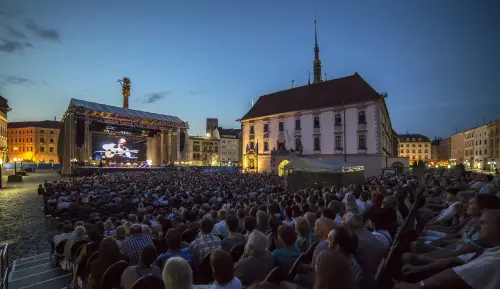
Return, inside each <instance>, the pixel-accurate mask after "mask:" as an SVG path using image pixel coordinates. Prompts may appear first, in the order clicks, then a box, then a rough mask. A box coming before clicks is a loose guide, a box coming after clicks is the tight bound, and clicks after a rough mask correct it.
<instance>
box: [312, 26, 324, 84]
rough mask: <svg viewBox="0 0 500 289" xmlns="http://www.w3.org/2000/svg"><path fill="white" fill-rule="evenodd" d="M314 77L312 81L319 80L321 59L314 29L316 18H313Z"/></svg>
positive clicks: (316, 81)
mask: <svg viewBox="0 0 500 289" xmlns="http://www.w3.org/2000/svg"><path fill="white" fill-rule="evenodd" d="M313 66H314V79H313V83H318V82H321V81H322V79H321V60H319V46H318V33H317V31H316V20H314V62H313Z"/></svg>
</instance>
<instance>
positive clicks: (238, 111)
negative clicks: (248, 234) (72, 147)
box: [0, 0, 500, 138]
mask: <svg viewBox="0 0 500 289" xmlns="http://www.w3.org/2000/svg"><path fill="white" fill-rule="evenodd" d="M498 2H499V1H493V0H490V1H473V0H470V1H457V0H439V1H435V0H426V1H395V0H394V1H378V0H377V1H278V0H273V1H206V0H205V1H166V0H163V1H113V0H110V1H52V0H44V1H28V0H25V1H24V0H23V1H15V0H0V94H2V95H3V96H4V97H6V98H7V99H8V100H9V104H10V106H11V107H12V108H13V110H12V112H10V113H9V119H10V120H11V121H22V120H41V119H53V118H54V116H56V117H57V118H60V116H61V115H62V114H63V112H64V111H65V109H66V107H67V105H68V103H69V100H70V98H71V97H74V98H79V99H84V100H88V101H95V102H101V103H106V104H110V105H117V106H121V104H122V100H121V95H120V86H119V84H118V83H117V82H116V81H117V80H118V79H119V78H121V77H123V76H128V77H130V78H131V80H132V92H131V98H130V107H131V108H134V109H140V110H145V111H152V112H157V113H163V114H170V115H176V116H178V117H180V118H182V119H183V120H186V121H189V123H190V126H191V131H190V133H191V134H201V133H203V131H204V127H205V118H206V117H217V118H219V123H220V124H221V125H222V126H224V127H238V126H239V124H238V123H237V122H236V121H235V120H236V119H238V118H239V117H241V116H243V115H244V114H245V112H246V111H247V110H248V109H249V108H250V105H251V101H252V99H254V100H256V99H257V98H258V97H259V96H260V95H263V94H267V93H272V92H275V91H278V90H283V89H287V88H290V86H291V81H292V79H293V80H295V85H304V84H306V83H307V74H308V70H311V71H312V61H313V44H314V24H313V21H314V19H317V21H318V40H319V45H320V58H321V60H322V64H323V72H326V73H327V77H328V78H337V77H342V76H346V75H350V74H353V73H354V72H358V73H359V74H360V75H361V76H362V77H363V78H365V80H366V81H368V83H370V84H371V85H372V86H373V87H374V88H375V89H376V90H377V91H379V92H387V93H388V95H389V97H388V99H387V104H388V107H389V111H390V115H391V120H392V124H393V127H394V128H395V129H396V131H397V132H400V133H405V132H407V131H408V132H410V133H423V134H425V135H428V136H429V137H431V138H432V137H434V136H442V137H446V136H449V135H450V134H453V133H454V132H455V130H456V128H457V127H458V128H459V129H465V128H467V127H471V126H474V125H476V124H482V123H483V122H484V119H485V118H486V120H492V119H495V118H500V112H499V109H498V108H499V107H500V81H499V80H500V77H499V76H500V73H499V70H498V69H499V67H500V53H499V51H500V33H499V32H498V31H499V30H498V29H499V27H500V17H498V11H500V5H499V4H497V3H498ZM153 99H156V101H153V102H148V100H153Z"/></svg>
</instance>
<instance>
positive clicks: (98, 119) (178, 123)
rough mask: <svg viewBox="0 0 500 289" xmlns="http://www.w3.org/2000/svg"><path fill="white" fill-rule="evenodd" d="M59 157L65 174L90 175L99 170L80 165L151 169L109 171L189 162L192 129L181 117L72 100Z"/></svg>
mask: <svg viewBox="0 0 500 289" xmlns="http://www.w3.org/2000/svg"><path fill="white" fill-rule="evenodd" d="M62 122H63V128H62V130H61V133H60V135H59V144H58V155H59V159H60V160H61V166H62V167H61V174H63V175H73V174H77V175H89V174H92V173H95V172H97V170H98V169H99V167H98V166H95V167H91V166H88V167H84V166H78V165H76V166H75V164H76V163H82V164H83V163H92V162H99V161H102V162H104V165H105V166H104V167H102V170H103V171H106V172H108V171H109V172H111V171H121V170H127V171H130V170H151V168H134V167H132V168H123V167H108V166H106V165H107V164H108V163H123V164H126V163H132V162H140V163H148V164H149V165H152V166H153V168H154V169H162V168H161V167H160V166H161V165H162V164H173V163H180V162H181V161H183V160H186V159H187V150H186V149H185V148H186V147H187V141H188V138H189V137H188V135H187V130H188V129H189V125H188V123H187V122H184V121H182V120H181V119H180V118H178V117H176V116H171V115H163V114H157V113H151V112H145V111H139V110H133V109H128V107H127V108H125V107H123V108H122V107H116V106H110V105H105V104H100V103H94V102H89V101H84V100H78V99H71V101H70V104H69V106H68V110H67V111H66V112H65V114H64V115H63V118H62Z"/></svg>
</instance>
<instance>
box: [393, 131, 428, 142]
mask: <svg viewBox="0 0 500 289" xmlns="http://www.w3.org/2000/svg"><path fill="white" fill-rule="evenodd" d="M398 136H399V138H400V141H401V142H430V140H429V138H428V137H426V136H425V135H423V134H418V133H411V134H410V133H407V134H400V135H398ZM406 139H409V140H406Z"/></svg>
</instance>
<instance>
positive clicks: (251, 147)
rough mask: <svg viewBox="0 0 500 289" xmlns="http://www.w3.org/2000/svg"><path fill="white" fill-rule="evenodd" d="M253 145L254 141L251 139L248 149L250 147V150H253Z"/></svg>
mask: <svg viewBox="0 0 500 289" xmlns="http://www.w3.org/2000/svg"><path fill="white" fill-rule="evenodd" d="M254 146H255V144H254V142H253V141H251V142H250V149H252V150H253V149H254V148H255V147H254Z"/></svg>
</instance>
